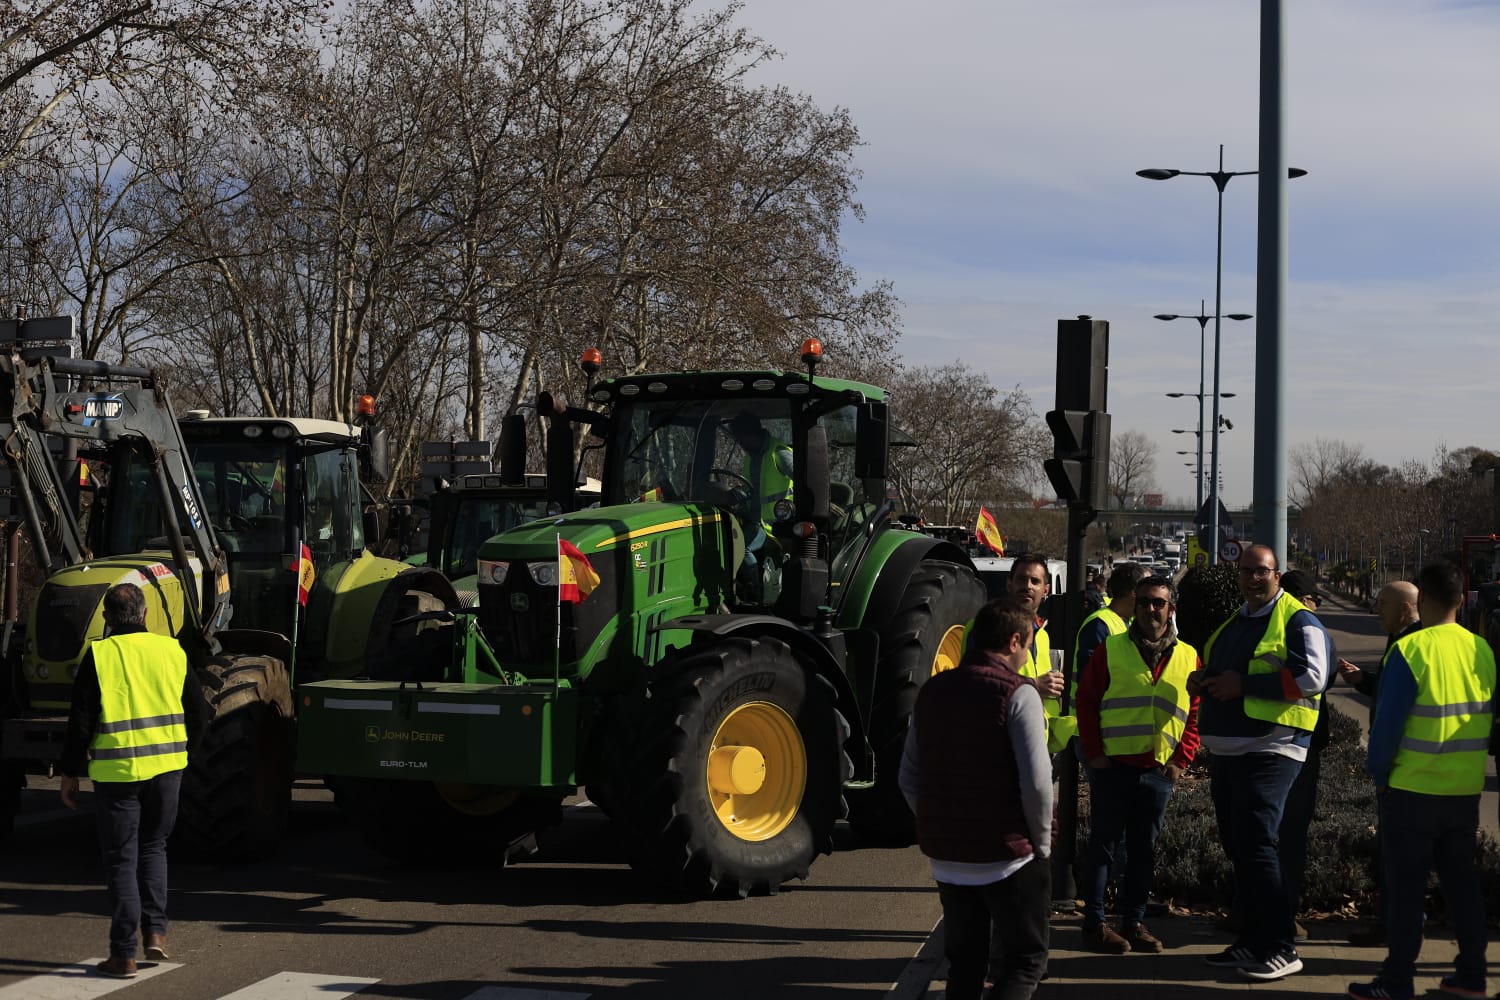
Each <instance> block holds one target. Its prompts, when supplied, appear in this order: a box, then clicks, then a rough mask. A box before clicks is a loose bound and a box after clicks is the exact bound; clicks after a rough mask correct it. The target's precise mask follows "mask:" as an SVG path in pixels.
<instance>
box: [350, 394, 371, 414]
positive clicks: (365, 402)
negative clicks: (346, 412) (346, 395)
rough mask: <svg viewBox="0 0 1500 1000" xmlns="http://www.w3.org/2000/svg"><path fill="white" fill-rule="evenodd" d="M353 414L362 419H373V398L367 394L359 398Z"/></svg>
mask: <svg viewBox="0 0 1500 1000" xmlns="http://www.w3.org/2000/svg"><path fill="white" fill-rule="evenodd" d="M355 412H356V413H358V414H359V415H360V416H362V417H373V416H374V415H375V397H374V396H371V395H370V394H369V393H366V394H365V395H363V396H361V397H359V404H358V405H357V406H356V407H355Z"/></svg>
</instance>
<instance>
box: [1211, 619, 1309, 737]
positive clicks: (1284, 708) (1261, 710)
mask: <svg viewBox="0 0 1500 1000" xmlns="http://www.w3.org/2000/svg"><path fill="white" fill-rule="evenodd" d="M1306 610H1307V607H1306V606H1305V605H1304V604H1303V603H1302V602H1301V601H1299V600H1297V599H1296V598H1295V597H1293V596H1292V595H1291V594H1288V593H1287V592H1286V591H1282V592H1281V596H1280V597H1279V598H1277V600H1276V603H1275V604H1273V605H1271V610H1270V612H1269V613H1267V614H1266V616H1265V617H1266V630H1265V632H1264V633H1262V635H1261V637H1260V642H1258V643H1256V644H1255V652H1254V653H1253V654H1252V655H1251V659H1250V676H1252V677H1253V676H1255V675H1256V674H1274V673H1279V672H1280V671H1281V670H1282V669H1284V668H1285V667H1286V657H1287V645H1286V623H1287V622H1289V621H1291V619H1292V615H1295V614H1296V613H1297V612H1299V611H1306ZM1237 617H1239V615H1238V613H1236V614H1235V615H1233V616H1231V617H1230V618H1229V620H1228V621H1226V622H1225V623H1224V624H1223V625H1220V626H1219V627H1218V628H1216V629H1214V634H1213V635H1211V636H1209V637H1208V645H1206V646H1204V647H1203V662H1204V663H1205V664H1206V663H1208V661H1209V658H1210V657H1211V656H1212V655H1213V650H1214V640H1215V639H1217V638H1218V637H1219V633H1220V632H1222V631H1224V629H1225V628H1227V627H1228V625H1229V622H1232V621H1234V619H1235V618H1237ZM1321 702H1322V696H1321V695H1316V694H1315V695H1313V696H1312V697H1311V698H1298V699H1297V700H1296V701H1283V700H1282V699H1280V698H1255V697H1252V696H1250V695H1245V714H1246V715H1248V716H1249V717H1250V718H1252V719H1260V720H1261V721H1262V722H1274V723H1276V724H1277V725H1278V726H1291V727H1292V728H1293V729H1303V730H1306V731H1307V732H1312V731H1313V729H1314V728H1316V726H1317V725H1318V708H1319V705H1320V704H1321Z"/></svg>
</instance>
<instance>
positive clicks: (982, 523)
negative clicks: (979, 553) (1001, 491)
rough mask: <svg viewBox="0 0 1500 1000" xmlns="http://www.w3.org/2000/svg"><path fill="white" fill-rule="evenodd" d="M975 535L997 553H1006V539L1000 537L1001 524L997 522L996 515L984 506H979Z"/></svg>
mask: <svg viewBox="0 0 1500 1000" xmlns="http://www.w3.org/2000/svg"><path fill="white" fill-rule="evenodd" d="M974 537H975V538H977V539H979V542H980V544H981V545H983V546H984V547H985V548H987V549H989V550H990V551H991V552H993V553H995V555H997V556H1003V555H1005V539H1004V538H1002V537H1000V526H999V525H998V524H996V523H995V515H993V514H991V513H990V512H989V511H987V510H985V509H984V508H983V507H980V508H979V521H978V522H977V523H976V524H975V525H974Z"/></svg>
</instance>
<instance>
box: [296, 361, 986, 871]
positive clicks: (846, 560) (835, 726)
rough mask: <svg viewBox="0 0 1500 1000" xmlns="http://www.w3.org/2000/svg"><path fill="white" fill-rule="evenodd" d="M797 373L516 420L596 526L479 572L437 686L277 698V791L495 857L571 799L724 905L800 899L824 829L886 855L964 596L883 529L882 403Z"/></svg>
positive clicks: (941, 552) (569, 526)
mask: <svg viewBox="0 0 1500 1000" xmlns="http://www.w3.org/2000/svg"><path fill="white" fill-rule="evenodd" d="M821 353H822V349H821V346H820V345H818V344H817V342H816V341H810V342H808V344H806V345H804V360H805V361H806V362H807V364H808V370H807V372H806V373H798V372H784V371H731V372H707V371H699V372H682V373H673V374H662V375H640V376H628V377H623V378H615V379H610V380H607V381H603V382H600V383H598V384H597V385H591V386H590V388H589V399H590V400H591V401H592V402H593V403H595V404H597V405H598V406H599V407H600V408H601V409H598V410H595V409H583V408H569V407H564V406H560V405H557V404H556V403H555V402H554V401H552V400H550V399H547V398H546V397H545V396H544V397H543V398H542V399H540V400H539V403H538V406H539V409H540V410H541V411H542V412H543V413H544V414H546V415H547V416H548V417H549V419H550V422H551V429H550V431H549V434H548V443H547V452H548V456H547V472H548V481H549V483H572V482H574V481H576V479H575V477H576V465H575V454H576V441H575V434H574V430H575V428H576V427H580V426H581V427H584V428H586V429H587V430H588V432H589V434H590V436H591V437H592V439H593V441H592V442H591V443H590V444H589V445H588V446H587V447H586V448H585V451H587V450H588V448H597V447H602V449H603V497H602V502H601V505H600V506H598V507H595V508H590V509H584V510H574V509H569V508H570V506H571V505H572V504H573V502H574V499H573V497H572V495H571V494H569V493H568V492H567V491H565V490H555V491H554V496H553V502H554V503H555V504H556V505H557V506H558V508H559V509H562V510H563V511H564V513H561V514H559V515H557V516H555V517H548V518H543V519H540V520H537V521H534V522H532V523H530V524H527V525H523V526H520V527H516V528H513V529H511V530H510V531H507V532H505V533H503V534H501V535H498V536H497V537H494V538H492V539H490V540H489V541H487V542H486V543H485V544H484V545H483V546H482V548H481V549H480V552H479V582H478V590H479V607H478V609H477V614H464V615H462V616H460V617H462V618H463V619H464V620H465V623H466V624H465V626H464V627H463V628H460V629H458V630H456V633H455V634H456V635H464V636H466V637H467V641H466V643H464V644H459V643H455V646H454V649H455V653H454V654H453V655H452V656H451V657H450V659H449V660H448V661H447V663H445V664H443V665H442V666H443V669H441V670H439V671H438V672H437V679H435V680H430V681H423V680H421V679H419V678H416V677H412V678H408V679H406V680H404V681H400V682H396V683H390V682H386V683H380V682H374V681H362V680H339V681H322V682H317V683H313V684H305V685H302V686H301V687H300V688H299V699H300V701H301V703H302V706H303V707H302V710H301V711H302V715H303V719H304V720H305V724H304V726H303V730H302V733H301V743H300V750H299V753H300V758H299V759H300V760H301V763H302V766H303V767H304V768H308V769H312V770H315V771H318V772H320V773H329V774H335V775H341V776H347V777H345V778H341V779H340V787H341V788H350V789H354V790H357V795H358V797H359V798H360V800H361V802H362V804H363V805H362V808H361V809H360V810H359V812H360V814H361V815H362V816H363V821H364V826H365V830H366V833H367V835H368V836H369V839H370V840H371V841H372V843H374V844H375V845H376V846H377V847H381V848H382V849H384V850H387V851H389V852H390V853H392V854H395V855H398V856H405V857H422V856H425V857H428V858H431V857H432V856H433V850H434V845H436V844H439V843H441V844H442V845H443V847H442V850H444V851H451V850H453V848H454V846H455V845H456V844H460V843H462V844H464V845H466V846H469V847H473V848H476V849H478V850H481V851H483V850H484V849H485V847H486V846H487V847H488V850H489V851H490V853H491V854H493V855H495V856H497V857H498V856H500V855H502V854H503V851H504V842H505V840H506V838H508V837H514V836H516V835H517V834H519V833H521V832H523V831H524V830H525V829H526V828H527V827H528V826H529V825H532V824H534V823H535V822H536V821H537V820H538V819H539V818H541V819H545V818H550V817H552V816H554V815H555V809H556V804H557V803H558V802H559V801H560V800H561V799H562V798H563V797H564V796H566V795H568V794H570V793H572V792H573V791H574V790H575V789H576V787H577V786H578V785H584V786H586V788H587V792H588V796H589V798H590V799H591V800H592V801H593V802H594V803H595V804H597V805H598V806H599V807H600V808H602V809H604V810H605V811H607V812H608V813H610V814H611V815H612V816H613V817H614V818H615V819H616V820H617V821H618V822H619V823H620V824H621V825H622V826H623V827H624V829H625V830H627V831H628V832H629V834H630V838H631V841H632V842H633V846H634V861H635V862H636V864H637V865H638V866H640V867H643V868H645V869H647V870H649V871H651V872H653V873H656V875H657V876H658V877H660V878H661V879H662V880H663V881H664V882H666V883H668V884H671V885H674V886H677V887H680V888H682V889H685V890H687V891H689V892H724V893H730V894H739V895H744V894H746V893H748V892H764V891H772V892H774V891H775V890H776V889H777V887H778V886H780V885H781V884H782V883H783V882H785V881H787V880H789V879H792V878H804V877H806V875H807V872H808V866H809V865H810V864H811V862H812V861H813V859H814V858H815V857H816V856H817V855H818V854H819V853H826V852H828V851H830V850H831V849H832V835H833V831H834V825H835V823H836V822H837V821H838V820H839V819H841V818H843V817H844V816H845V815H846V812H847V815H848V818H849V820H850V822H851V823H852V824H853V825H854V826H855V827H856V828H857V829H858V830H860V831H862V832H864V833H866V834H868V835H870V836H873V837H878V838H881V839H909V838H910V837H911V835H912V817H911V813H910V811H909V810H908V809H907V807H906V804H905V802H904V801H903V799H902V797H901V794H900V791H899V789H898V787H897V774H898V769H899V763H900V757H901V752H902V747H903V743H904V740H905V736H906V732H907V729H908V725H909V721H910V718H911V712H912V707H913V705H914V703H915V700H916V694H917V691H918V690H919V688H920V686H921V684H922V683H923V681H924V680H925V679H926V678H927V677H928V676H930V675H931V674H932V673H934V672H936V671H939V670H943V669H947V668H949V667H952V666H953V665H954V664H955V663H956V662H957V661H958V659H959V657H960V655H961V652H962V647H963V638H964V628H965V623H966V622H967V621H968V620H969V619H970V618H971V617H972V615H973V614H974V612H975V610H976V609H977V608H978V606H979V605H980V604H981V603H982V602H983V601H984V599H985V592H984V587H983V586H982V584H980V582H979V580H978V579H977V578H976V577H975V575H974V572H973V569H972V567H971V565H970V562H969V559H968V557H967V556H966V555H965V554H964V552H963V551H962V550H961V549H959V548H958V547H957V546H955V545H953V544H952V543H950V542H946V541H943V540H941V539H936V538H931V537H928V536H925V535H921V534H918V533H916V532H912V531H906V530H902V529H900V528H898V527H895V526H894V525H893V524H892V521H891V518H890V513H891V502H890V501H889V500H888V499H887V490H886V468H887V466H886V463H887V451H888V447H889V442H890V438H891V429H890V423H889V408H888V403H887V400H886V397H885V393H884V392H883V391H882V390H880V389H878V388H876V387H874V386H870V385H865V384H861V383H858V382H851V381H844V380H839V379H832V378H823V377H819V376H817V375H816V374H815V367H814V366H815V364H816V362H817V361H818V360H819V359H820V358H821ZM587 369H588V366H586V370H587ZM590 374H592V372H590ZM437 617H443V616H437ZM476 618H477V621H475V619H476ZM476 633H477V634H476ZM489 650H492V651H493V655H490V654H489ZM419 668H420V665H415V664H414V670H416V669H419ZM846 802H847V807H846Z"/></svg>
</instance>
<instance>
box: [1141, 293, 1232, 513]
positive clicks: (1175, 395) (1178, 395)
mask: <svg viewBox="0 0 1500 1000" xmlns="http://www.w3.org/2000/svg"><path fill="white" fill-rule="evenodd" d="M1156 318H1157V319H1198V317H1197V316H1176V315H1172V314H1170V313H1160V314H1158V315H1157V317H1156ZM1229 318H1230V319H1249V318H1250V317H1249V316H1248V315H1246V314H1244V313H1235V314H1234V315H1232V316H1230V317H1229ZM1207 320H1208V317H1206V316H1205V317H1203V322H1207ZM1203 322H1200V323H1199V324H1198V391H1197V392H1169V393H1167V396H1168V398H1170V399H1182V398H1183V397H1187V398H1188V399H1196V400H1197V401H1198V500H1197V506H1195V507H1194V508H1193V511H1194V513H1195V514H1196V512H1198V511H1201V510H1202V509H1203V424H1204V420H1203V400H1204V398H1205V397H1206V395H1207V394H1206V393H1204V391H1203ZM1221 396H1222V397H1223V398H1225V399H1232V398H1233V397H1234V393H1232V392H1226V393H1221ZM1214 412H1215V413H1218V412H1219V406H1218V400H1217V399H1216V400H1214ZM1218 427H1219V424H1218V422H1215V423H1214V428H1215V433H1214V439H1215V440H1216V441H1217V440H1218V437H1219V435H1218V431H1217V429H1218ZM1215 471H1217V470H1215Z"/></svg>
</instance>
